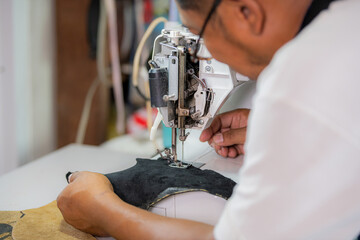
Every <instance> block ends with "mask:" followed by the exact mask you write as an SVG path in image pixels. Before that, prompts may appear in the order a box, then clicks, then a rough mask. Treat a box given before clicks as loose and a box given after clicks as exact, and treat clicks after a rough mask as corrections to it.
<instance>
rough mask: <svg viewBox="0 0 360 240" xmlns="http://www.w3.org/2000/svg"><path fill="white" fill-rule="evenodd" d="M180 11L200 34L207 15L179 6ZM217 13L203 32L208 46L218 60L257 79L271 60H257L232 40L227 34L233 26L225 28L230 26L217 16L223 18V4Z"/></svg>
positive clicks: (183, 17) (185, 20)
mask: <svg viewBox="0 0 360 240" xmlns="http://www.w3.org/2000/svg"><path fill="white" fill-rule="evenodd" d="M179 13H180V17H181V19H182V22H183V24H184V25H185V26H186V27H188V28H189V30H190V31H191V32H192V33H194V34H199V32H200V30H201V28H202V26H203V24H204V21H205V18H206V16H204V14H199V13H198V12H196V11H193V10H183V9H181V8H179ZM215 14H216V16H212V19H211V20H210V21H209V23H208V25H207V27H206V29H205V32H204V34H203V39H204V42H205V45H206V47H207V48H208V50H209V51H210V53H211V54H212V56H213V57H214V58H215V59H216V60H218V61H221V62H223V63H226V64H228V65H229V66H230V67H231V68H233V69H234V70H235V71H237V72H239V73H241V74H243V75H245V76H248V77H250V78H251V79H254V80H255V79H257V77H258V75H259V74H260V72H261V71H262V70H263V69H264V67H265V66H266V65H267V64H268V63H269V61H267V60H266V61H264V60H261V61H257V60H256V59H254V54H253V53H251V52H250V51H249V50H247V49H246V46H240V45H239V43H236V42H234V41H231V40H230V39H229V37H228V36H226V35H227V33H229V31H230V33H229V34H231V28H230V29H226V30H225V29H224V28H228V26H227V25H226V24H224V26H222V24H219V22H217V21H218V20H219V19H217V18H221V14H224V11H222V9H221V5H220V6H219V7H218V9H217V11H216V13H215ZM244 37H246V36H244Z"/></svg>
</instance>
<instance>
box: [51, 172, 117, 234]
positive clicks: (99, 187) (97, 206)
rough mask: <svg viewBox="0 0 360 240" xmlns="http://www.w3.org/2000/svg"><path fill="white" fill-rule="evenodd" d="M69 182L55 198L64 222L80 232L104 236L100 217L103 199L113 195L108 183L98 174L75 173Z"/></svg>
mask: <svg viewBox="0 0 360 240" xmlns="http://www.w3.org/2000/svg"><path fill="white" fill-rule="evenodd" d="M69 182H70V183H69V185H68V186H67V187H66V188H65V189H64V190H63V191H62V192H61V193H60V195H59V196H58V198H57V205H58V207H59V209H60V211H61V213H62V215H63V217H64V219H65V221H66V222H67V223H69V224H70V225H72V226H74V227H75V228H77V229H80V230H82V231H85V232H88V233H91V234H93V235H97V236H106V235H107V234H106V232H105V231H104V229H103V228H102V226H103V225H104V224H105V223H104V222H101V221H102V220H101V216H102V214H103V213H102V205H103V204H104V203H105V202H106V200H105V199H106V198H109V197H112V196H111V195H114V192H113V188H112V185H111V183H110V181H109V180H108V179H107V178H106V177H105V176H104V175H102V174H99V173H93V172H75V173H73V174H72V175H71V176H70V179H69Z"/></svg>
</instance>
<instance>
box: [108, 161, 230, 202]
mask: <svg viewBox="0 0 360 240" xmlns="http://www.w3.org/2000/svg"><path fill="white" fill-rule="evenodd" d="M136 161H137V163H136V165H135V166H134V167H131V168H128V169H126V170H124V171H119V172H114V173H110V174H106V175H105V176H106V177H107V178H108V179H109V180H110V182H111V184H112V185H113V187H114V191H115V193H116V194H117V195H118V196H119V197H120V198H121V199H122V200H123V201H125V202H127V203H129V204H131V205H134V206H137V207H140V208H143V209H149V208H150V207H151V206H152V205H154V204H155V203H157V202H158V201H160V200H162V199H164V198H166V197H168V196H171V195H173V194H178V193H183V192H189V191H205V192H208V193H210V194H213V195H216V196H219V197H222V198H224V199H228V198H229V197H230V196H231V194H232V191H233V188H234V186H235V185H236V183H235V182H234V181H233V180H231V179H229V178H226V177H224V176H222V175H221V174H219V173H217V172H214V171H212V170H201V169H198V168H195V167H192V166H191V167H189V168H187V169H179V168H172V167H169V166H168V162H167V160H164V159H158V160H150V159H136Z"/></svg>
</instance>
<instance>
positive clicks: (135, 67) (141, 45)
mask: <svg viewBox="0 0 360 240" xmlns="http://www.w3.org/2000/svg"><path fill="white" fill-rule="evenodd" d="M166 22H167V19H166V18H164V17H159V18H156V19H155V20H154V21H152V22H151V24H150V25H149V27H148V29H147V30H146V31H145V34H144V36H143V37H142V38H141V41H140V43H139V46H138V47H137V49H136V52H135V57H134V62H133V74H132V76H133V79H132V80H133V86H134V87H135V88H136V89H137V91H140V89H139V88H138V87H139V79H138V78H139V68H140V58H141V53H142V51H143V48H144V45H145V43H146V40H147V39H148V38H149V37H150V35H151V33H152V32H153V31H154V29H155V27H156V26H157V25H158V24H160V23H166ZM144 84H145V94H141V95H145V97H146V98H145V99H146V112H147V126H148V130H149V132H150V131H151V126H152V110H151V103H150V86H149V81H146V82H145V83H144Z"/></svg>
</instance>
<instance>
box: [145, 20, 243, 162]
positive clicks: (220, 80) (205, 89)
mask: <svg viewBox="0 0 360 240" xmlns="http://www.w3.org/2000/svg"><path fill="white" fill-rule="evenodd" d="M170 25H171V27H167V26H165V28H164V29H163V30H162V32H161V34H160V35H159V36H158V37H157V38H156V39H155V41H154V47H153V56H152V60H150V61H149V64H150V66H151V69H150V71H149V82H150V89H151V104H152V106H153V107H157V108H158V109H159V111H160V113H161V114H162V116H163V122H164V124H165V126H166V127H170V128H172V147H171V152H168V153H169V154H167V155H168V157H169V158H170V159H171V160H172V161H173V163H174V165H175V166H178V167H183V166H182V162H181V161H178V159H177V152H176V149H177V146H176V143H177V135H179V136H178V138H179V140H180V141H182V142H183V141H185V140H186V138H187V136H188V134H189V133H186V129H200V130H202V129H205V128H206V127H208V126H209V125H210V124H211V121H212V119H213V118H214V117H215V115H216V113H217V112H218V110H219V109H220V108H221V106H222V105H223V103H224V102H225V101H226V100H227V98H228V96H229V95H230V94H231V92H232V91H233V90H234V89H235V88H236V87H237V86H240V85H241V84H242V83H244V82H246V81H248V78H247V77H245V76H242V75H240V74H238V73H236V72H234V71H233V70H231V69H230V67H229V66H228V65H226V64H223V63H221V62H218V61H216V60H215V59H211V54H210V53H209V51H208V50H207V49H206V46H205V45H204V43H203V41H202V39H200V47H199V50H198V53H197V55H199V56H201V59H207V60H200V61H199V62H193V61H192V59H191V54H190V53H192V52H194V47H195V45H196V41H197V40H198V36H197V35H194V34H192V33H190V32H189V30H188V29H187V28H184V27H182V26H181V25H179V24H177V25H174V23H171V24H170ZM210 59H211V60H210Z"/></svg>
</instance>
